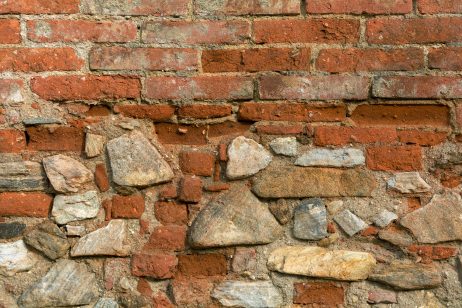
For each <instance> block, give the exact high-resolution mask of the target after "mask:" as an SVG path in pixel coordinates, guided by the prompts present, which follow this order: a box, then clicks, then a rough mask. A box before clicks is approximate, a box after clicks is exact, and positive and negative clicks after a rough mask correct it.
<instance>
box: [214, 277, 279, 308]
mask: <svg viewBox="0 0 462 308" xmlns="http://www.w3.org/2000/svg"><path fill="white" fill-rule="evenodd" d="M212 297H213V298H215V299H217V300H218V301H219V302H220V303H221V304H222V305H223V306H225V307H281V305H282V303H283V299H282V295H281V293H280V292H279V290H278V289H277V288H276V287H275V286H274V285H273V284H272V283H271V281H255V282H246V281H225V282H223V283H221V284H219V285H218V286H216V287H215V289H214V290H213V292H212Z"/></svg>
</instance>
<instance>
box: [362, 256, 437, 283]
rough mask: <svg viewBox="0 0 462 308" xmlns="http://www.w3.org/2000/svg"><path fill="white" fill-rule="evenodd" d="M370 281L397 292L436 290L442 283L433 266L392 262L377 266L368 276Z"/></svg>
mask: <svg viewBox="0 0 462 308" xmlns="http://www.w3.org/2000/svg"><path fill="white" fill-rule="evenodd" d="M369 279H370V280H372V281H377V282H380V283H384V284H386V285H389V286H391V287H393V288H394V289H397V290H420V289H429V288H436V287H438V286H440V285H441V284H442V282H443V280H442V277H441V273H440V271H439V270H438V268H437V267H436V266H435V265H422V264H413V263H405V262H400V261H394V262H392V263H391V264H385V265H381V266H378V267H377V268H376V270H375V271H374V273H372V274H371V275H370V276H369Z"/></svg>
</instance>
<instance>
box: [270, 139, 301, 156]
mask: <svg viewBox="0 0 462 308" xmlns="http://www.w3.org/2000/svg"><path fill="white" fill-rule="evenodd" d="M269 145H270V147H271V149H272V150H273V152H274V153H276V154H279V155H285V156H295V155H297V152H298V144H297V138H295V137H284V138H276V139H274V140H273V141H271V142H270V144H269Z"/></svg>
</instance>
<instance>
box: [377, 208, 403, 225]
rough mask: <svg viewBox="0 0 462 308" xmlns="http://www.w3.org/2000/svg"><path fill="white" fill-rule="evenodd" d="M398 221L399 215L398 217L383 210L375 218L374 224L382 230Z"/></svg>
mask: <svg viewBox="0 0 462 308" xmlns="http://www.w3.org/2000/svg"><path fill="white" fill-rule="evenodd" d="M397 219H398V215H396V214H395V213H393V212H390V211H387V210H382V211H381V212H380V213H379V214H378V215H377V216H376V217H375V218H374V224H375V225H376V226H377V227H380V228H385V227H386V226H388V225H389V224H391V223H392V222H393V221H395V220H397Z"/></svg>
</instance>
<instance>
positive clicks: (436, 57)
mask: <svg viewBox="0 0 462 308" xmlns="http://www.w3.org/2000/svg"><path fill="white" fill-rule="evenodd" d="M461 7H462V4H461ZM428 66H429V67H430V68H437V69H441V70H448V71H460V70H462V48H461V47H441V48H432V49H430V50H429V52H428Z"/></svg>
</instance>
